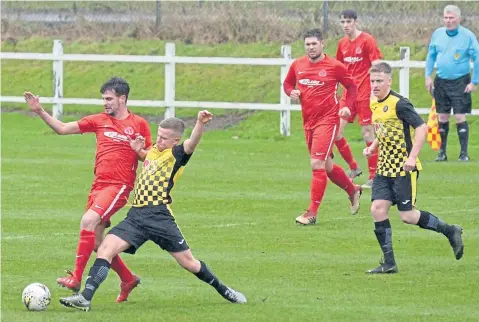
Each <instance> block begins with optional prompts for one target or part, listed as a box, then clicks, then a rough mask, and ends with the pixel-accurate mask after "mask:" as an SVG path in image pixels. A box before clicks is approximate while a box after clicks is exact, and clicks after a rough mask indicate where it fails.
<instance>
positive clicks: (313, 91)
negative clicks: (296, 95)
mask: <svg viewBox="0 0 479 322" xmlns="http://www.w3.org/2000/svg"><path fill="white" fill-rule="evenodd" d="M338 83H341V84H343V85H344V86H350V85H353V86H354V82H353V80H352V79H351V75H350V74H349V73H348V71H347V70H346V67H345V66H344V65H343V64H342V63H340V62H339V61H337V60H336V59H334V58H331V57H329V56H328V55H325V57H324V59H323V60H321V61H319V62H317V63H311V61H310V60H309V58H308V57H307V56H304V57H302V58H298V59H296V60H295V61H294V62H293V63H292V64H291V67H290V69H289V72H288V74H287V75H286V78H285V80H284V84H283V86H284V91H285V93H286V94H287V95H290V93H291V91H292V90H293V89H294V88H295V87H296V88H297V89H298V90H299V91H300V92H301V96H300V101H301V112H302V115H303V125H304V128H305V129H306V130H309V129H314V128H315V127H317V126H319V125H323V124H339V115H338V111H339V102H338V99H337V96H336V91H337V89H338Z"/></svg>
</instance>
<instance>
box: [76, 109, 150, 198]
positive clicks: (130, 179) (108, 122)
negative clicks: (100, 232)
mask: <svg viewBox="0 0 479 322" xmlns="http://www.w3.org/2000/svg"><path fill="white" fill-rule="evenodd" d="M78 125H79V127H80V131H81V132H82V133H88V132H92V133H95V134H96V155H95V170H94V173H95V179H94V183H107V184H125V185H127V186H128V187H129V188H130V189H133V187H134V184H135V178H136V169H137V168H138V159H137V154H136V152H135V151H133V150H132V148H131V147H130V143H129V139H134V138H135V137H136V136H137V135H138V134H139V135H142V136H143V137H144V138H145V147H146V148H149V147H150V146H151V133H150V127H149V126H148V123H147V122H146V120H145V119H143V118H141V117H140V116H138V115H135V114H133V113H129V115H128V117H127V118H126V119H124V120H117V119H115V118H113V117H111V116H109V115H108V114H106V113H100V114H94V115H89V116H86V117H84V118H82V119H81V120H79V121H78Z"/></svg>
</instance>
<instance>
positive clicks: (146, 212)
mask: <svg viewBox="0 0 479 322" xmlns="http://www.w3.org/2000/svg"><path fill="white" fill-rule="evenodd" d="M108 234H113V235H115V236H118V237H120V238H121V239H123V240H124V241H126V242H128V243H129V244H130V245H131V247H130V248H129V249H127V250H125V253H130V254H134V253H135V252H136V251H137V249H138V248H140V247H141V245H143V244H144V243H145V242H147V241H148V240H151V241H153V242H154V243H155V244H157V245H158V246H160V247H161V248H162V249H164V250H166V251H168V252H171V253H177V252H181V251H185V250H187V249H189V246H188V243H187V242H186V240H185V238H184V237H183V234H182V233H181V231H180V229H179V228H178V225H177V224H176V222H175V217H173V215H172V214H171V212H170V210H169V209H168V206H166V205H159V206H151V207H132V208H131V209H130V210H129V211H128V215H127V217H126V218H125V219H123V221H122V222H120V223H119V224H118V225H116V226H115V227H113V228H112V229H111V230H110V231H109V232H108Z"/></svg>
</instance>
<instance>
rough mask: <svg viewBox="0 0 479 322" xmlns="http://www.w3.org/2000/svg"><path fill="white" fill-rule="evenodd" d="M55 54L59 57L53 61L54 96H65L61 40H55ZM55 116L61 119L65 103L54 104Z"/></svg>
mask: <svg viewBox="0 0 479 322" xmlns="http://www.w3.org/2000/svg"><path fill="white" fill-rule="evenodd" d="M53 55H54V56H55V57H56V58H58V59H56V60H54V61H53V98H54V99H55V98H63V60H61V59H59V58H60V57H61V56H62V55H63V44H62V41H61V40H54V41H53ZM52 114H53V117H54V118H56V119H61V118H62V114H63V104H62V103H54V104H53V113H52Z"/></svg>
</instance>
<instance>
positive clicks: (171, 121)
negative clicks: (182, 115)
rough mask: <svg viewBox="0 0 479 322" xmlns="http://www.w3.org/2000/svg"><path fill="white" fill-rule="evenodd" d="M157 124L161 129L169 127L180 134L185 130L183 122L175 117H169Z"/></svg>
mask: <svg viewBox="0 0 479 322" xmlns="http://www.w3.org/2000/svg"><path fill="white" fill-rule="evenodd" d="M159 126H160V127H161V128H162V129H170V130H173V131H174V132H176V133H177V134H179V136H182V135H183V133H184V132H185V122H183V120H181V119H179V118H177V117H169V118H167V119H164V120H163V121H161V122H160V124H159Z"/></svg>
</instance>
